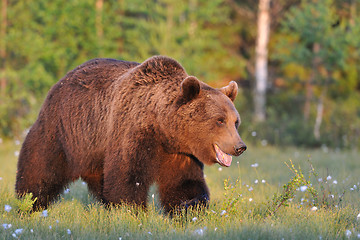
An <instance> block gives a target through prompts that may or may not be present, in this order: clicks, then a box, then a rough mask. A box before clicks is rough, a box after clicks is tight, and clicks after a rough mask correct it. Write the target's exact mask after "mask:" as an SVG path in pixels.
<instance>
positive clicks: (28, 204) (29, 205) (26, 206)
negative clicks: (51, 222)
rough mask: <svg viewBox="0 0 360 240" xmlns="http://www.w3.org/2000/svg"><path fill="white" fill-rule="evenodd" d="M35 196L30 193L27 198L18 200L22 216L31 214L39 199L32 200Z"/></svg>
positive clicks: (17, 203)
mask: <svg viewBox="0 0 360 240" xmlns="http://www.w3.org/2000/svg"><path fill="white" fill-rule="evenodd" d="M32 197H33V194H32V193H28V194H26V195H25V196H23V197H22V198H21V199H17V201H16V205H17V208H18V210H19V212H20V213H21V214H29V213H30V212H31V211H32V209H33V206H34V203H35V201H36V199H37V198H34V199H33V198H32Z"/></svg>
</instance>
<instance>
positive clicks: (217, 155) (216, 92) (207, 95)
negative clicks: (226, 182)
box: [177, 76, 246, 167]
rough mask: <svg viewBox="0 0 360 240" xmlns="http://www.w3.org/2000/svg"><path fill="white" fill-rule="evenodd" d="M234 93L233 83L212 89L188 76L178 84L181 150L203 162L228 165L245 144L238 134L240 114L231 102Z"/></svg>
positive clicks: (240, 152) (235, 85) (235, 92)
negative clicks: (179, 87)
mask: <svg viewBox="0 0 360 240" xmlns="http://www.w3.org/2000/svg"><path fill="white" fill-rule="evenodd" d="M237 92H238V86H237V84H236V82H234V81H232V82H230V84H229V85H228V86H226V87H223V88H220V89H215V88H212V87H210V86H208V85H207V84H205V83H203V82H201V81H199V80H198V79H197V78H196V77H193V76H188V77H186V78H185V79H184V80H183V81H182V83H181V93H180V96H179V101H180V102H181V106H180V107H179V108H178V110H177V114H178V116H180V118H181V125H182V126H181V128H182V132H184V134H183V135H182V136H179V141H181V144H182V145H183V147H182V149H183V150H184V152H183V153H185V154H187V155H190V156H192V157H195V158H196V159H198V160H199V161H201V162H202V163H204V164H207V165H211V164H214V163H219V164H220V165H222V166H226V167H228V166H230V165H231V161H232V156H239V155H240V154H242V153H243V152H244V151H245V150H246V145H245V144H244V142H243V141H242V139H241V138H240V136H239V133H238V130H237V129H238V127H239V125H240V122H241V120H240V116H239V113H238V112H237V110H236V108H235V106H234V104H233V101H234V100H235V97H236V95H237Z"/></svg>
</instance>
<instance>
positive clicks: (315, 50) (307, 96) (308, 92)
mask: <svg viewBox="0 0 360 240" xmlns="http://www.w3.org/2000/svg"><path fill="white" fill-rule="evenodd" d="M312 51H313V56H314V57H313V60H312V71H311V74H310V77H309V79H308V80H307V81H306V83H305V91H306V94H305V104H304V120H305V121H308V120H309V117H310V106H311V99H312V97H313V82H314V80H315V78H316V73H317V71H318V66H319V65H320V61H321V59H320V58H319V56H317V55H318V53H319V51H320V44H319V43H314V45H313V49H312Z"/></svg>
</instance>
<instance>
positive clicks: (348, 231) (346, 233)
mask: <svg viewBox="0 0 360 240" xmlns="http://www.w3.org/2000/svg"><path fill="white" fill-rule="evenodd" d="M345 236H346V237H347V238H349V237H350V236H351V231H350V230H346V231H345Z"/></svg>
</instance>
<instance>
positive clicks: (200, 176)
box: [157, 154, 210, 213]
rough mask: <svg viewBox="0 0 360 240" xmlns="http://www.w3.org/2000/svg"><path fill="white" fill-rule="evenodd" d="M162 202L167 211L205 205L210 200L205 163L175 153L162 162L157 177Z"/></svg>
mask: <svg viewBox="0 0 360 240" xmlns="http://www.w3.org/2000/svg"><path fill="white" fill-rule="evenodd" d="M157 183H158V185H159V193H160V198H161V203H162V205H163V207H164V209H165V212H166V213H171V212H173V211H176V210H179V209H181V208H185V209H187V208H189V207H190V206H202V207H205V206H206V205H207V203H208V202H209V200H210V193H209V189H208V187H207V185H206V182H205V179H204V173H203V165H202V164H201V163H200V162H198V161H197V160H196V159H193V158H191V157H189V156H186V155H182V154H174V155H172V158H171V159H169V158H167V159H166V161H164V162H163V163H162V164H161V168H160V169H159V177H158V179H157Z"/></svg>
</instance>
